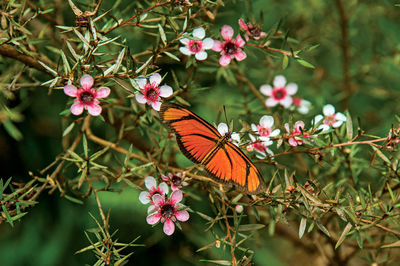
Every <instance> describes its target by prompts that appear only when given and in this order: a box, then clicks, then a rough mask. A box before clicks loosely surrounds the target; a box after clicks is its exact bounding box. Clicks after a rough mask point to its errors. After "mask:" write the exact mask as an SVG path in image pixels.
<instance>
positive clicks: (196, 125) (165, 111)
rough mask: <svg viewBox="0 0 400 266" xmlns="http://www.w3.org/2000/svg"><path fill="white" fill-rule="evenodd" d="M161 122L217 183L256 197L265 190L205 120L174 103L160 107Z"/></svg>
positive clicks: (250, 165)
mask: <svg viewBox="0 0 400 266" xmlns="http://www.w3.org/2000/svg"><path fill="white" fill-rule="evenodd" d="M160 117H161V120H162V121H163V122H164V123H165V124H166V125H167V126H168V127H169V128H170V129H171V130H172V131H173V132H174V133H175V135H176V140H177V142H178V146H179V148H180V150H181V151H182V153H183V154H184V155H185V156H186V157H188V158H189V159H190V160H192V161H193V162H195V163H199V164H202V165H204V167H205V170H206V171H207V173H208V174H209V175H210V176H211V177H213V178H214V179H215V180H217V181H218V182H220V183H225V184H234V185H236V186H237V187H238V188H240V189H241V190H242V191H245V192H247V193H249V194H257V193H260V192H262V191H264V190H265V187H266V186H265V181H264V179H263V177H262V175H261V173H260V172H259V171H258V169H257V168H256V167H255V165H254V164H253V163H252V162H251V161H250V160H249V159H248V158H247V156H246V155H245V154H244V153H243V152H242V151H241V150H240V149H239V148H238V147H236V146H235V145H233V144H232V143H230V142H226V143H222V142H221V140H222V138H223V136H221V134H219V132H218V131H217V130H216V129H215V128H214V127H213V126H211V125H210V124H209V123H207V122H206V121H205V120H203V119H202V118H200V117H199V116H197V115H196V114H194V113H192V112H191V111H189V110H187V109H185V108H183V107H182V106H179V105H177V104H173V103H167V102H166V103H163V104H162V105H161V110H160Z"/></svg>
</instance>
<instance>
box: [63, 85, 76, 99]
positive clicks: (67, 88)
mask: <svg viewBox="0 0 400 266" xmlns="http://www.w3.org/2000/svg"><path fill="white" fill-rule="evenodd" d="M64 93H65V94H67V95H68V96H71V97H78V89H77V88H76V87H75V86H74V85H67V86H65V87H64Z"/></svg>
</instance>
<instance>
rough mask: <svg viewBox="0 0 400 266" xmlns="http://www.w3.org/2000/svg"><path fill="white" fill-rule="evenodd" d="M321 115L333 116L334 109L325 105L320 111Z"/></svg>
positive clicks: (329, 105) (330, 105)
mask: <svg viewBox="0 0 400 266" xmlns="http://www.w3.org/2000/svg"><path fill="white" fill-rule="evenodd" d="M322 113H324V115H325V116H326V115H334V114H335V107H334V106H333V105H332V104H327V105H325V106H324V108H323V109H322Z"/></svg>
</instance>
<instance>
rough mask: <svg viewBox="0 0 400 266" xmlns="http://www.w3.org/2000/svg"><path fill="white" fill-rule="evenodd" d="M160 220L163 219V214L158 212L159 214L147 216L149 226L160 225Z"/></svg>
mask: <svg viewBox="0 0 400 266" xmlns="http://www.w3.org/2000/svg"><path fill="white" fill-rule="evenodd" d="M160 218H161V214H160V213H158V212H157V213H154V214H151V215H149V216H147V218H146V221H147V223H148V224H151V225H153V224H156V223H158V221H160Z"/></svg>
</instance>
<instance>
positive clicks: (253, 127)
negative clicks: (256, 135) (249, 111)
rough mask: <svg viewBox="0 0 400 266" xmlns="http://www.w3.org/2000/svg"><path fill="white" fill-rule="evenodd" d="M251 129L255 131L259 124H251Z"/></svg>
mask: <svg viewBox="0 0 400 266" xmlns="http://www.w3.org/2000/svg"><path fill="white" fill-rule="evenodd" d="M251 131H253V132H257V131H258V129H257V126H256V125H255V124H251Z"/></svg>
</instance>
